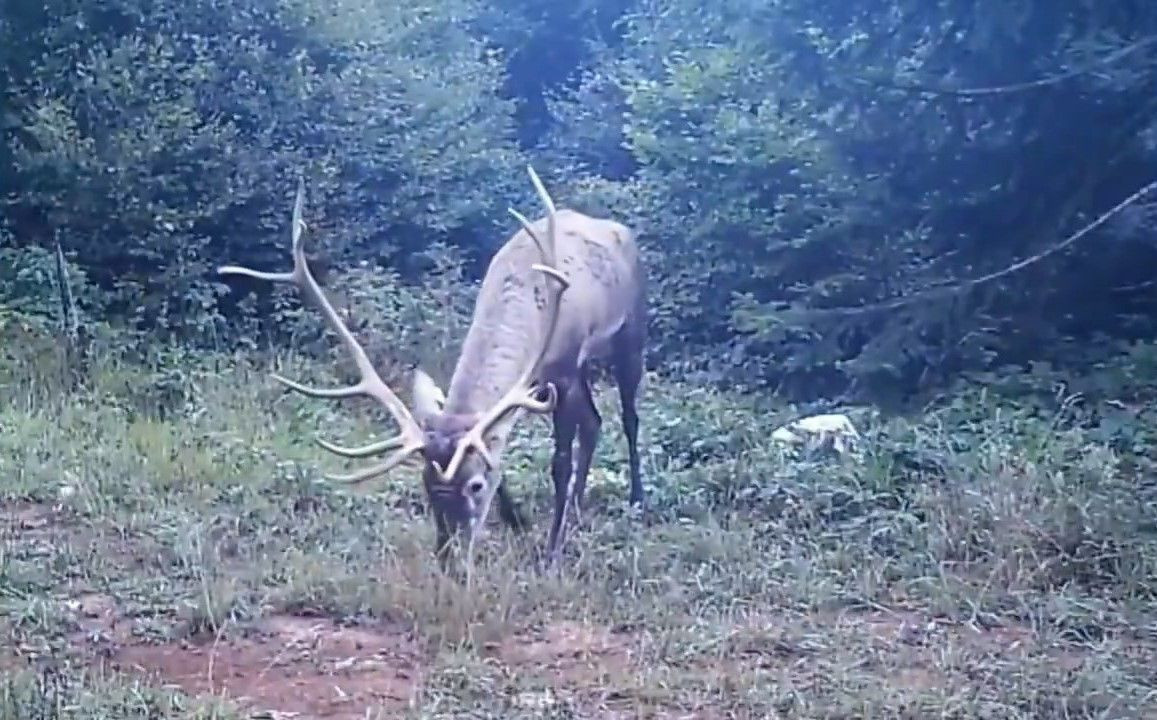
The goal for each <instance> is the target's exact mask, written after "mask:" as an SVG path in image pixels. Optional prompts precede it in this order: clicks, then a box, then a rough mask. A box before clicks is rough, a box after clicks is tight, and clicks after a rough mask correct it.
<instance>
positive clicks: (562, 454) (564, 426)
mask: <svg viewBox="0 0 1157 720" xmlns="http://www.w3.org/2000/svg"><path fill="white" fill-rule="evenodd" d="M571 405H572V402H571V399H570V396H569V393H568V394H567V395H563V396H562V397H561V398H560V400H559V403H558V406H557V407H556V408H555V410H554V456H553V457H552V458H551V462H550V476H551V480H552V481H553V482H554V518H553V519H552V520H551V523H550V536H549V537H548V538H547V541H546V565H547V568H554V567H556V566H557V564H558V561H559V560H560V559H561V557H562V543H563V540H564V538H565V536H566V515H567V509H568V505H569V504H570V498H571V476H572V474H573V472H574V467H573V454H572V448H573V445H574V436H575V428H576V422H575V413H574V411H573V409H572V407H571Z"/></svg>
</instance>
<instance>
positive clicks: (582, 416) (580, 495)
mask: <svg viewBox="0 0 1157 720" xmlns="http://www.w3.org/2000/svg"><path fill="white" fill-rule="evenodd" d="M572 395H573V396H574V410H575V415H576V418H577V423H578V457H577V459H576V460H575V464H574V478H575V480H574V494H573V496H572V498H571V502H572V503H573V505H574V509H575V515H576V517H578V518H580V519H581V517H582V508H583V501H584V498H585V497H586V491H587V475H588V474H589V473H590V470H591V462H592V461H593V460H594V455H595V448H596V447H597V446H598V442H599V431H600V429H601V428H602V424H603V419H602V417H600V416H599V411H598V409H597V408H595V400H594V397H593V395H592V394H591V384H590V373H589V372H588V371H586V370H584V371H583V373H582V380H581V381H580V382H579V383H577V384H576V385H575V386H574V391H573V392H572Z"/></svg>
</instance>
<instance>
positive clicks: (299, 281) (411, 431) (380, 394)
mask: <svg viewBox="0 0 1157 720" xmlns="http://www.w3.org/2000/svg"><path fill="white" fill-rule="evenodd" d="M304 204H305V182H304V180H303V179H301V178H299V179H298V182H297V198H296V199H295V200H294V203H293V230H292V237H293V270H291V271H290V272H280V273H274V272H260V271H258V270H251V269H249V268H246V267H239V266H237V265H225V266H222V267H219V268H217V273H218V274H220V275H246V276H248V277H251V278H257V279H258V280H268V281H270V282H276V283H293V284H294V285H296V286H297V287H298V289H299V290H300V291H301V293H302V295H303V296H304V297H305V299H307V300H312V301H314V303H315V304H316V305H317V306H318V307H319V308H320V309H321V313H322V315H323V316H324V317H325V321H326V324H327V325H328V326H329V328H330V329H331V330H333V332H334V333H336V334H337V336H338V337H339V338H340V339H341V341H342V344H343V345H345V348H346V350H347V351H348V352H349V354H350V355H352V356H353V359H354V363H355V364H356V365H357V368H358V373H359V374H360V375H361V380H359V381H358V382H357V384H355V385H351V386H349V387H344V388H314V387H309V386H306V385H302V384H301V383H298V382H295V381H293V380H290V379H288V378H285V377H282V376H280V375H277V374H274V375H273V379H274V380H276V381H277V382H279V383H281V384H282V385H285V386H286V387H289V388H290V389H292V390H296V391H297V392H299V393H301V394H303V395H307V396H309V397H315V398H347V397H354V396H357V395H362V396H365V397H369V398H373V399H374V400H377V401H378V402H379V403H381V404H382V405H383V406H384V407H385V408H386V410H387V411H388V412H389V413H390V415H391V416H392V417H393V418H394V420H395V421H397V423H398V426H399V427H400V429H401V432H400V433H399V434H398V435H397V436H395V437H392V438H390V439H388V440H381V441H378V442H375V443H371V444H369V445H366V446H364V447H359V448H345V447H341V446H340V445H334V444H333V443H331V442H328V441H326V440H324V439H322V438H317V443H318V444H319V445H321V446H322V447H323V448H325V449H326V450H329V451H330V452H332V453H334V454H337V455H341V456H343V457H349V458H363V457H369V456H371V455H377V454H380V453H383V452H387V451H389V450H393V451H395V452H394V453H393V454H392V455H390V456H389V457H388V458H386V460H384V461H383V462H381V463H379V464H378V465H374V466H372V467H369V468H365V469H364V470H359V471H357V472H354V473H352V474H349V475H327V477H328V478H330V479H332V480H337V481H343V482H351V483H355V482H361V481H364V480H368V479H370V478H372V477H377V476H379V475H384V474H385V473H387V472H389V471H390V470H392V469H393V468H394V467H396V466H398V465H401V464H402V463H403V462H405V461H406V460H408V459H410V457H411V456H412V455H413V454H414V453H417V452H420V451H421V449H422V447H423V445H424V444H425V443H424V439H423V435H422V429H421V428H420V427H419V426H418V423H417V421H415V420H414V416H413V415H411V414H410V411H409V410H408V409H406V406H405V404H404V403H402V401H401V400H400V399H398V396H397V395H395V394H394V393H393V391H392V390H390V388H389V386H388V385H386V383H385V382H384V381H383V380H382V378H381V377H380V376H379V375H378V373H377V371H376V370H374V366H373V365H372V364H370V359H369V357H367V356H366V351H365V350H364V349H363V348H362V346H361V345H360V344H359V343H358V341H357V339H356V338H355V337H354V336H353V333H351V332H350V330H349V328H348V327H346V325H345V323H344V322H343V321H342V319H341V316H340V315H339V314H338V312H337V311H336V310H335V309H334V307H333V305H332V304H331V303H330V301H329V300H328V299H327V298H326V296H325V293H324V292H322V290H321V287H320V286H319V285H318V284H317V280H316V279H314V277H313V273H311V272H310V270H309V265H308V263H307V262H306V259H305V247H304V243H303V241H302V235H303V234H304V232H303V231H304V230H305V221H304V220H302V217H301V216H302V212H303V206H304Z"/></svg>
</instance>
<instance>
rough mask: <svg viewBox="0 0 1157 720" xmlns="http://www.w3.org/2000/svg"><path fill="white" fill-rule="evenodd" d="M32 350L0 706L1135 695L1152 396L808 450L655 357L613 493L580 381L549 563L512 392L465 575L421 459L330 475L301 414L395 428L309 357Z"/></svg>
mask: <svg viewBox="0 0 1157 720" xmlns="http://www.w3.org/2000/svg"><path fill="white" fill-rule="evenodd" d="M45 347H51V346H44V345H39V346H38V345H36V344H29V345H28V346H27V349H26V350H24V351H21V352H13V351H12V350H11V349H9V351H8V359H7V360H6V361H5V364H4V366H3V368H0V393H3V397H4V401H3V404H2V405H0V530H2V531H3V540H2V543H0V631H2V632H3V635H4V641H3V645H2V646H0V647H3V648H5V650H4V651H3V652H0V668H3V669H4V672H5V677H4V681H3V685H2V689H0V718H13V719H16V718H19V719H20V720H26V719H28V718H41V717H45V718H47V717H70V718H81V717H83V718H158V717H165V718H178V717H181V718H187V717H198V718H210V717H213V718H238V717H295V715H293V714H292V713H297V715H296V716H297V717H321V718H327V717H331V718H339V717H340V718H347V717H348V718H355V717H356V718H372V717H377V718H397V717H409V718H461V717H472V718H523V717H525V718H546V717H552V718H562V717H582V718H588V717H589V718H596V717H597V718H603V717H670V718H674V717H704V718H714V717H736V718H755V717H782V718H817V717H825V718H867V717H872V718H881V717H883V718H917V717H937V718H982V717H983V718H1008V719H1010V720H1013V719H1017V718H1026V719H1027V718H1060V717H1065V718H1154V717H1157V694H1155V691H1154V689H1153V688H1155V687H1157V670H1155V669H1154V668H1157V527H1155V525H1154V523H1155V521H1154V517H1155V516H1154V514H1153V512H1152V508H1153V507H1157V484H1155V483H1154V481H1153V466H1152V465H1151V464H1150V461H1149V460H1147V459H1146V458H1147V457H1151V456H1152V452H1151V451H1152V449H1153V447H1154V445H1155V442H1154V438H1153V437H1152V435H1151V434H1148V435H1147V434H1146V432H1149V433H1151V431H1145V430H1143V428H1145V427H1149V428H1152V427H1154V424H1153V419H1154V412H1155V411H1154V410H1153V409H1152V406H1151V405H1143V404H1142V405H1136V406H1134V405H1129V407H1130V408H1132V410H1131V412H1134V415H1133V416H1131V417H1132V420H1131V421H1129V422H1127V423H1122V422H1118V423H1117V424H1116V425H1114V426H1113V427H1112V428H1109V429H1107V426H1106V423H1105V418H1106V417H1110V416H1112V417H1114V418H1117V419H1118V421H1119V420H1120V418H1119V416H1117V415H1112V414H1111V412H1110V411H1114V412H1116V411H1117V410H1119V407H1118V406H1119V405H1120V406H1121V407H1124V405H1121V403H1120V402H1118V403H1117V404H1116V405H1115V404H1114V401H1113V399H1112V398H1105V399H1103V400H1099V401H1097V403H1092V402H1089V403H1085V404H1084V405H1080V404H1076V405H1074V404H1071V403H1069V404H1065V403H1061V404H1060V405H1058V406H1056V407H1053V408H1051V409H1047V410H1046V409H1042V407H1041V406H1040V405H1038V404H1029V403H1022V404H1011V403H1009V402H1008V401H1005V400H1000V399H996V398H993V397H992V396H990V395H988V394H987V393H985V392H981V391H976V390H969V389H965V390H962V391H961V392H959V393H958V394H956V395H954V396H953V397H951V398H947V399H945V400H944V401H943V402H940V403H937V404H936V405H935V406H933V407H930V408H929V409H928V410H927V412H925V413H923V414H921V415H919V416H915V417H909V418H900V417H895V418H881V417H878V416H877V415H875V414H873V413H870V412H867V411H862V410H861V411H856V410H854V409H853V410H850V411H849V412H850V414H851V415H852V417H853V418H854V419H855V421H856V423H857V424H858V426H859V428H860V430H861V432H862V433H863V436H864V437H863V439H862V442H861V444H860V448H859V452H858V453H857V454H854V455H849V456H844V457H839V456H826V455H804V454H800V453H798V452H796V451H791V450H788V449H786V448H784V447H782V446H779V445H777V444H776V443H774V442H773V441H772V440H771V431H772V430H774V428H775V427H777V426H778V425H780V424H782V423H783V422H785V421H787V420H789V419H791V418H792V417H794V416H795V415H796V414H798V413H797V411H792V410H791V409H789V408H784V407H778V406H776V405H775V404H774V403H772V402H770V401H765V400H761V399H759V398H754V397H750V396H736V395H733V394H728V393H724V392H719V391H715V390H709V389H705V388H702V387H695V386H690V385H687V384H685V383H680V382H678V381H675V380H672V379H665V378H662V377H660V376H656V375H652V376H649V377H648V378H647V382H646V386H645V391H644V397H643V401H642V404H641V408H640V411H641V416H642V418H643V422H642V446H643V448H644V459H643V469H644V476H645V482H646V487H647V492H648V508H647V511H646V512H645V513H644V514H643V516H642V517H636V516H634V515H632V514H631V513H630V512H628V510H627V507H626V476H625V457H626V453H625V448H624V442H623V439H622V433H621V428H620V425H619V414H618V406H617V396H616V394H615V393H613V392H607V388H605V387H602V388H600V389H599V391H598V392H597V397H598V404H599V408H600V412H601V413H602V415H603V418H604V424H603V434H602V438H601V440H600V444H599V448H598V452H597V455H596V461H595V469H594V470H593V472H592V478H591V483H590V484H591V487H590V493H589V494H590V502H589V509H588V510H587V512H585V513H584V523H583V526H582V527H580V528H578V529H577V530H576V531H574V533H573V534H572V536H571V540H570V542H569V543H568V551H567V556H566V559H565V562H564V564H563V570H562V572H561V573H560V574H559V575H557V576H556V575H552V574H544V573H542V572H540V571H539V570H537V569H536V564H535V562H534V560H535V557H536V552H537V550H538V549H539V548H540V547H541V545H542V544H543V542H544V540H545V534H546V524H547V522H548V521H549V509H548V508H549V505H550V493H549V489H548V482H547V481H546V467H547V464H548V462H549V454H550V443H549V430H548V428H547V424H546V423H545V422H543V421H542V420H539V419H533V418H531V419H527V420H525V421H524V422H523V423H522V424H521V425H520V426H519V428H518V430H517V432H516V434H515V437H514V438H513V440H512V442H511V445H510V448H509V450H508V459H507V461H506V462H505V467H506V482H508V483H509V484H510V485H511V487H512V490H513V492H514V494H515V496H516V497H517V498H518V499H519V500H520V502H521V503H522V504H523V506H524V511H525V512H526V513H527V515H528V516H530V517H532V518H534V519H535V520H536V522H535V526H534V528H533V529H532V531H531V532H530V533H529V534H528V535H526V536H523V537H519V536H516V535H513V534H512V533H511V532H510V531H508V530H506V529H505V528H503V527H501V526H499V525H497V524H495V525H494V526H493V528H492V529H491V530H490V532H489V533H488V535H487V538H486V546H485V548H484V549H483V550H484V551H483V552H482V554H481V557H480V560H479V562H480V566H479V569H478V572H477V573H476V576H475V578H474V582H473V584H472V586H471V587H469V588H467V587H465V586H463V585H462V584H460V583H458V582H455V581H454V580H452V579H449V578H444V577H443V576H442V575H440V574H439V572H438V571H437V570H436V566H435V564H434V563H433V562H432V559H431V557H430V549H431V544H432V541H433V537H432V536H433V533H432V528H431V524H430V523H429V522H428V521H427V519H426V518H425V517H423V512H424V510H423V499H422V496H421V493H420V490H419V483H418V481H417V478H416V477H415V476H414V473H413V471H398V472H396V473H395V475H394V476H393V477H391V478H390V479H388V480H386V481H384V482H383V483H382V484H381V485H379V486H377V487H375V488H372V489H370V490H366V491H361V492H353V491H350V490H348V489H345V488H342V487H340V486H335V485H333V484H331V483H328V482H326V481H324V480H322V479H320V471H321V470H322V469H330V468H335V469H336V468H340V467H341V463H340V462H339V461H337V460H336V459H334V458H333V457H331V456H328V455H326V454H324V453H323V452H321V451H320V450H319V449H318V448H317V447H316V445H314V443H313V442H312V438H313V437H314V436H315V434H319V433H320V434H323V435H324V436H326V437H328V438H330V439H333V440H335V441H338V442H342V441H345V442H349V441H351V440H352V439H353V438H355V437H356V438H357V439H358V440H365V439H368V438H370V437H372V436H375V435H376V436H381V435H383V434H386V433H389V432H390V431H391V429H392V428H390V427H389V426H388V425H387V424H385V423H384V421H383V418H382V417H381V416H380V415H378V414H377V413H376V412H375V410H374V408H371V407H370V406H368V405H367V404H364V403H360V402H350V401H346V402H343V403H340V404H327V403H324V402H319V401H311V400H308V399H304V398H300V397H298V396H296V395H291V394H285V393H284V392H282V391H281V390H280V389H279V388H278V386H276V385H275V384H274V383H272V382H270V381H269V379H268V373H269V371H270V370H272V369H276V370H277V371H278V372H281V373H282V374H286V375H288V376H290V377H300V378H306V377H308V378H310V380H311V381H318V380H319V379H320V378H323V377H324V376H326V375H327V374H332V373H329V372H327V371H326V370H325V369H323V368H321V367H318V366H317V365H316V363H314V362H313V361H310V360H308V359H306V358H303V357H299V356H293V355H284V354H282V355H278V356H275V357H270V356H265V355H257V354H253V355H214V356H198V355H192V354H189V353H183V352H178V351H167V352H164V353H160V352H157V353H152V354H150V355H148V357H147V358H146V357H136V358H129V357H127V356H126V354H125V353H123V352H119V353H118V352H112V351H108V352H99V351H98V352H92V353H90V354H89V361H88V366H87V367H86V368H85V370H84V372H83V373H80V374H70V373H65V372H62V371H61V367H62V365H61V363H60V362H57V360H58V359H59V358H58V357H57V356H55V355H52V354H46V352H47V351H46V350H45V349H44V348H45ZM37 348H39V349H37ZM331 379H332V378H331ZM1122 427H1129V428H1142V429H1141V430H1134V431H1132V432H1128V433H1124V434H1122V431H1121V428H1122ZM1114 428H1115V429H1114ZM262 712H264V713H265V714H264V715H262V714H260V713H262ZM277 713H283V714H282V715H278V714H277Z"/></svg>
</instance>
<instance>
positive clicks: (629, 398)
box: [611, 326, 645, 506]
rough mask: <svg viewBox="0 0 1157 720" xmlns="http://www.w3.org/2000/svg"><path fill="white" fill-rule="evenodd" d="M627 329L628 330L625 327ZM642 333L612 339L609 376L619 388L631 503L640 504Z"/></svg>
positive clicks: (625, 331)
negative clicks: (612, 349)
mask: <svg viewBox="0 0 1157 720" xmlns="http://www.w3.org/2000/svg"><path fill="white" fill-rule="evenodd" d="M628 327H630V326H628ZM644 343H645V336H644V335H643V333H642V332H641V331H635V332H631V331H629V330H624V332H623V333H622V334H621V335H620V336H618V337H616V338H615V348H614V359H613V362H612V368H611V370H612V372H613V373H614V376H615V384H616V385H618V386H619V400H620V403H621V404H622V412H623V432H624V434H625V435H626V436H627V462H628V466H629V468H630V474H631V494H630V503H631V505H634V506H641V505H642V504H643V478H642V476H641V475H640V470H639V413H638V410H637V408H636V407H635V405H636V403H637V402H638V395H639V383H640V382H641V381H642V379H643V344H644Z"/></svg>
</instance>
